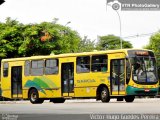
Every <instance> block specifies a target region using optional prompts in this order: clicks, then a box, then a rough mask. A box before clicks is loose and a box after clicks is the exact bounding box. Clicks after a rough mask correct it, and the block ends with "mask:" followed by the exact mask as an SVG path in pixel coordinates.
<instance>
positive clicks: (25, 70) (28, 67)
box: [24, 60, 30, 76]
mask: <svg viewBox="0 0 160 120" xmlns="http://www.w3.org/2000/svg"><path fill="white" fill-rule="evenodd" d="M24 75H25V76H29V75H30V61H29V60H27V61H25V66H24Z"/></svg>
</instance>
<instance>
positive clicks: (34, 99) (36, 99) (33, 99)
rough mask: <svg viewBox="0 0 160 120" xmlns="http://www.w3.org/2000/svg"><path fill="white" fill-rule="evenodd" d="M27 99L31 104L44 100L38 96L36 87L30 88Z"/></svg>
mask: <svg viewBox="0 0 160 120" xmlns="http://www.w3.org/2000/svg"><path fill="white" fill-rule="evenodd" d="M29 100H30V102H31V103H32V104H41V103H43V102H44V99H40V98H39V94H38V91H37V90H36V89H31V90H30V91H29Z"/></svg>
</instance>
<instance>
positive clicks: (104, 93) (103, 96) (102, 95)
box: [100, 87, 110, 103]
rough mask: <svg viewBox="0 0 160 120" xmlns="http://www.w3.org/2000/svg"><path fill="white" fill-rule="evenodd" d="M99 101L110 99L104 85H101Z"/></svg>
mask: <svg viewBox="0 0 160 120" xmlns="http://www.w3.org/2000/svg"><path fill="white" fill-rule="evenodd" d="M100 97H101V101H102V102H104V103H106V102H109V101H110V95H109V91H108V89H107V88H106V87H103V88H102V89H101V92H100Z"/></svg>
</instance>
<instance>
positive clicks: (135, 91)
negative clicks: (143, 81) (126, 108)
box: [126, 86, 158, 96]
mask: <svg viewBox="0 0 160 120" xmlns="http://www.w3.org/2000/svg"><path fill="white" fill-rule="evenodd" d="M126 93H127V95H135V96H155V95H157V94H158V88H135V87H132V86H127V88H126Z"/></svg>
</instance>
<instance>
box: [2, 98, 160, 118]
mask: <svg viewBox="0 0 160 120" xmlns="http://www.w3.org/2000/svg"><path fill="white" fill-rule="evenodd" d="M0 114H1V115H2V120H6V119H4V118H5V117H6V116H7V115H11V116H9V117H15V118H16V117H17V116H16V115H18V117H19V118H23V119H24V118H26V119H27V120H28V119H32V118H34V119H35V120H36V118H37V116H38V118H37V120H39V119H45V120H49V119H53V118H54V119H53V120H60V119H61V120H63V119H65V120H67V119H68V120H71V119H73V120H74V119H77V120H80V118H81V117H84V118H83V119H85V118H86V119H87V120H88V119H91V115H92V114H93V115H94V114H98V115H99V114H159V117H157V118H156V119H160V98H151V99H135V101H134V102H133V103H126V102H117V101H116V100H111V101H110V102H109V103H102V102H97V101H95V100H67V101H66V102H65V103H62V104H54V103H50V102H48V101H46V102H44V103H43V104H35V105H33V104H31V103H30V102H28V101H18V102H14V101H12V102H0ZM75 117H76V118H75ZM102 117H103V116H102ZM0 119H1V117H0ZM81 119H82V118H81ZM15 120H17V119H15ZM18 120H19V119H18Z"/></svg>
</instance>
